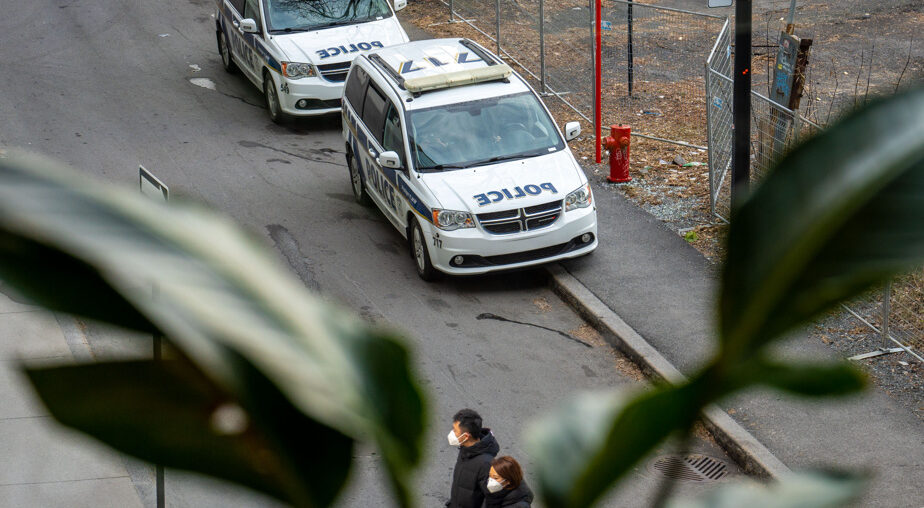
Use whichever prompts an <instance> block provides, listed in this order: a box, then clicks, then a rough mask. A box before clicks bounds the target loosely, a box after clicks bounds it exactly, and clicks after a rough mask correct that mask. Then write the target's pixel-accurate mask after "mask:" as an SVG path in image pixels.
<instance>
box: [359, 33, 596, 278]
mask: <svg viewBox="0 0 924 508" xmlns="http://www.w3.org/2000/svg"><path fill="white" fill-rule="evenodd" d="M578 134H580V124H579V123H577V122H571V123H568V124H567V125H566V126H565V135H564V136H562V133H561V132H560V131H559V129H558V127H557V126H556V125H555V123H554V121H553V120H552V117H551V115H550V114H549V111H548V110H547V109H546V107H545V105H544V104H543V103H542V101H541V100H540V99H539V97H538V96H537V95H536V92H535V91H534V90H533V89H532V88H531V87H530V86H529V84H527V83H526V81H525V80H523V79H522V78H521V77H520V76H519V75H518V74H517V73H515V72H513V70H512V69H511V68H510V67H509V66H507V65H506V64H505V63H503V61H501V59H499V58H498V57H497V56H495V55H493V54H491V53H490V52H489V51H487V50H486V49H485V48H483V47H482V46H479V45H478V44H477V43H475V42H473V41H470V40H467V39H437V40H426V41H416V42H410V43H407V44H400V45H397V46H391V47H388V48H383V49H379V50H376V51H371V52H369V53H366V54H363V55H361V56H359V57H357V58H356V60H354V61H353V65H352V67H351V68H350V72H349V75H348V77H347V82H346V87H345V88H344V98H343V137H344V139H345V140H346V158H347V164H348V166H349V170H350V179H351V183H352V187H353V194H354V196H355V197H356V199H357V201H360V202H364V201H368V200H371V201H373V202H374V203H375V204H376V205H377V207H378V208H379V209H381V211H382V213H383V214H384V215H385V217H387V218H388V220H389V221H390V222H391V223H392V224H393V225H394V226H395V227H396V228H397V229H398V231H400V232H401V234H402V235H404V236H405V237H406V238H408V240H409V245H410V251H411V256H412V257H413V259H414V262H415V265H416V267H417V272H418V274H419V275H420V276H421V277H422V278H423V279H425V280H432V279H434V278H436V276H438V275H439V273H440V272H442V273H447V274H454V275H466V274H479V273H485V272H491V271H495V270H507V269H514V268H522V267H526V266H531V265H536V264H540V263H547V262H549V261H555V260H560V259H566V258H573V257H577V256H582V255H584V254H588V253H590V252H591V251H593V250H594V249H595V248H596V247H597V215H596V208H595V206H594V203H593V195H592V193H591V189H590V185H589V184H588V182H587V177H586V176H585V175H584V172H583V171H582V170H581V167H580V166H579V165H578V163H577V161H576V160H575V159H574V156H573V155H572V154H571V150H570V149H569V148H568V145H567V144H566V141H570V140H571V139H573V138H575V137H576V136H577V135H578Z"/></svg>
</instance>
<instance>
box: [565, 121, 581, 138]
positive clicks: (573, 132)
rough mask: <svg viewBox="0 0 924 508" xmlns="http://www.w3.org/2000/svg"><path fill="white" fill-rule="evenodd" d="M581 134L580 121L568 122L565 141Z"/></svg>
mask: <svg viewBox="0 0 924 508" xmlns="http://www.w3.org/2000/svg"><path fill="white" fill-rule="evenodd" d="M580 135H581V123H580V122H568V123H566V124H565V141H571V140H572V139H574V138H576V137H578V136H580Z"/></svg>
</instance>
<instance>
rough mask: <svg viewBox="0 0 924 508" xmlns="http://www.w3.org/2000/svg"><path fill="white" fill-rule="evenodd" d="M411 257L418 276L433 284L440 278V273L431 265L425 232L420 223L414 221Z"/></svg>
mask: <svg viewBox="0 0 924 508" xmlns="http://www.w3.org/2000/svg"><path fill="white" fill-rule="evenodd" d="M410 240H411V257H413V258H414V266H415V267H416V268H417V275H419V276H420V278H421V279H423V280H425V281H427V282H433V281H435V280H436V279H438V278H439V274H440V273H439V272H438V271H437V270H436V268H433V264H432V263H430V251H429V250H428V249H427V240H426V238H424V234H423V230H422V229H421V228H420V223H419V222H417V220H416V219H414V222H413V224H412V225H411V238H410Z"/></svg>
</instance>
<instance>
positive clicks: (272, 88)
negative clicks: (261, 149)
mask: <svg viewBox="0 0 924 508" xmlns="http://www.w3.org/2000/svg"><path fill="white" fill-rule="evenodd" d="M263 100H264V101H266V110H267V111H268V112H269V117H270V120H272V121H273V123H277V124H281V123H284V122H285V121H286V119H287V116H286V114H285V113H284V112H283V111H282V106H280V104H279V92H277V91H276V82H275V81H273V77H272V76H270V75H269V73H263Z"/></svg>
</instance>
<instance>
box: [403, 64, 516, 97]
mask: <svg viewBox="0 0 924 508" xmlns="http://www.w3.org/2000/svg"><path fill="white" fill-rule="evenodd" d="M511 74H513V69H511V68H510V66H509V65H507V64H505V63H496V62H495V64H494V65H490V66H488V67H480V68H477V69H463V70H461V71H455V72H447V73H441V74H432V75H430V76H423V77H419V78H411V79H405V80H404V83H403V86H404V89H405V90H407V91H408V92H411V93H414V94H418V93H422V92H429V91H431V90H440V89H442V88H451V87H455V86H462V85H472V84H475V83H484V82H486V81H496V80H499V79H507V78H509V77H510V75H511Z"/></svg>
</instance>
